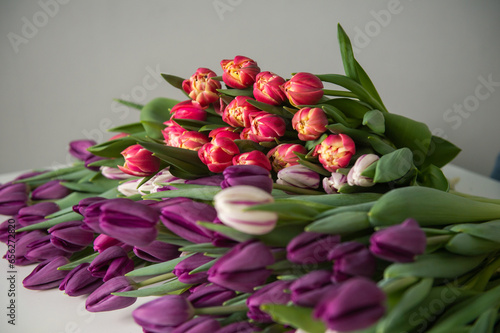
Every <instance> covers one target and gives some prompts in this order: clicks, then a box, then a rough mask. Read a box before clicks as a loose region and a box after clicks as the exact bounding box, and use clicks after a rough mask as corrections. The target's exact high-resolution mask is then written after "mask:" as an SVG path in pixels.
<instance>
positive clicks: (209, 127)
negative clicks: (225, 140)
mask: <svg viewBox="0 0 500 333" xmlns="http://www.w3.org/2000/svg"><path fill="white" fill-rule="evenodd" d="M221 127H227V126H225V125H223V124H220V125H219V124H209V125H203V126H202V127H200V129H199V130H198V131H200V132H204V131H213V130H215V129H218V128H221Z"/></svg>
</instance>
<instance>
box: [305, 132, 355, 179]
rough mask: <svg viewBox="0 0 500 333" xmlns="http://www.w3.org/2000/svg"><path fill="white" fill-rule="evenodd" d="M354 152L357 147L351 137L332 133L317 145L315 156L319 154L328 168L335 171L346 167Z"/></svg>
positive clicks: (322, 162)
mask: <svg viewBox="0 0 500 333" xmlns="http://www.w3.org/2000/svg"><path fill="white" fill-rule="evenodd" d="M354 153H356V147H355V145H354V141H352V139H351V138H350V137H348V136H347V135H345V134H330V135H329V136H328V137H327V138H326V139H325V140H323V141H322V142H321V143H320V144H319V145H317V146H316V148H315V149H314V153H313V156H318V158H319V161H320V163H321V164H322V165H323V167H324V168H325V169H326V170H328V171H330V172H334V171H335V170H337V169H340V168H345V167H346V166H347V165H348V164H349V161H350V160H351V157H352V155H354Z"/></svg>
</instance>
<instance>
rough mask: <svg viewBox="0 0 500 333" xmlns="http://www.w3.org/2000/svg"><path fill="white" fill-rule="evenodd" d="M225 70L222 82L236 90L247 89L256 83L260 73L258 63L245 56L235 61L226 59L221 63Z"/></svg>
mask: <svg viewBox="0 0 500 333" xmlns="http://www.w3.org/2000/svg"><path fill="white" fill-rule="evenodd" d="M220 65H221V67H222V70H223V74H222V80H223V81H224V83H225V84H226V85H227V86H229V87H231V88H236V89H245V88H247V87H250V86H251V85H252V84H254V82H255V78H256V76H257V74H258V73H259V72H260V68H259V66H257V63H256V62H255V61H253V60H252V59H250V58H247V57H244V56H240V55H238V56H236V57H234V59H224V60H222V61H221V62H220Z"/></svg>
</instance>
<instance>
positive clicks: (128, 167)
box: [118, 145, 160, 177]
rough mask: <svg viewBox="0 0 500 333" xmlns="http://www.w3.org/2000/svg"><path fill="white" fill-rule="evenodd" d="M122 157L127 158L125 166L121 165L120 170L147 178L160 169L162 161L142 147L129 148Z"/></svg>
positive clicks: (123, 152)
mask: <svg viewBox="0 0 500 333" xmlns="http://www.w3.org/2000/svg"><path fill="white" fill-rule="evenodd" d="M122 155H123V157H125V164H124V165H123V166H121V165H119V166H118V168H119V169H120V170H121V171H123V172H125V173H128V174H129V175H133V176H138V177H146V176H151V175H152V174H154V173H155V172H157V171H158V170H159V169H160V159H159V158H158V157H155V156H153V153H152V152H150V151H149V150H147V149H145V148H142V146H141V145H132V146H130V147H128V148H127V149H125V150H124V151H122Z"/></svg>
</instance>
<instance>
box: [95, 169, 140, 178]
mask: <svg viewBox="0 0 500 333" xmlns="http://www.w3.org/2000/svg"><path fill="white" fill-rule="evenodd" d="M100 170H101V174H102V175H103V176H104V177H106V178H108V179H113V180H123V179H129V178H131V177H133V176H132V175H129V174H127V173H125V172H123V171H121V170H120V169H117V168H112V167H108V166H102V167H101V168H100Z"/></svg>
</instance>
